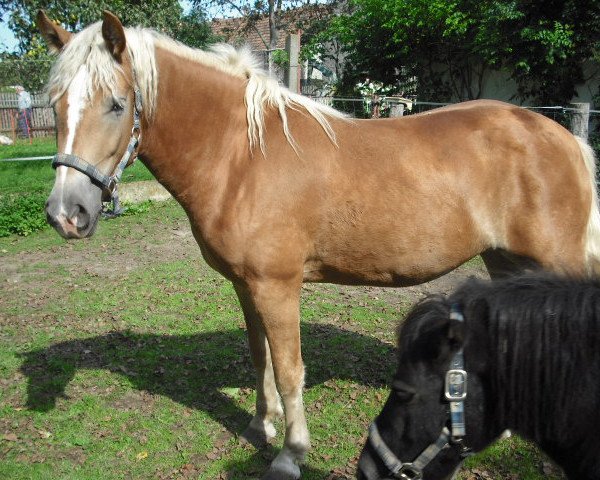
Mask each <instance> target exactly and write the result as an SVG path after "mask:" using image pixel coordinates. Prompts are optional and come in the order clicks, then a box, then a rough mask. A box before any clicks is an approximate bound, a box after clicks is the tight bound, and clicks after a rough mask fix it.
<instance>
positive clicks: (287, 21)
mask: <svg viewBox="0 0 600 480" xmlns="http://www.w3.org/2000/svg"><path fill="white" fill-rule="evenodd" d="M330 14H331V8H330V6H329V5H306V6H304V7H300V8H294V9H290V10H285V11H283V12H281V14H280V15H279V18H278V22H277V23H278V29H277V31H278V32H277V33H278V37H277V45H276V48H278V49H283V48H285V39H286V37H287V34H290V33H297V32H298V31H301V30H303V28H305V26H306V25H307V24H309V23H310V22H312V21H314V20H315V19H318V18H323V16H324V15H330ZM211 30H212V33H213V34H214V35H217V36H220V37H221V38H223V40H224V41H226V42H227V43H233V44H248V45H249V46H250V48H251V49H252V50H255V51H260V50H268V48H269V47H268V45H269V17H268V16H267V15H260V16H258V15H248V16H246V17H238V18H213V20H212V22H211Z"/></svg>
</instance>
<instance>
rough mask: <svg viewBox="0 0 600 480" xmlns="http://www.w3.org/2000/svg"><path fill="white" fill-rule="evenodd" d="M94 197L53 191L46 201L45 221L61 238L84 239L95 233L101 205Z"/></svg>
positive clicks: (97, 195) (98, 197)
mask: <svg viewBox="0 0 600 480" xmlns="http://www.w3.org/2000/svg"><path fill="white" fill-rule="evenodd" d="M94 188H96V189H97V190H98V192H97V193H96V194H95V195H90V194H84V195H74V194H68V193H67V192H65V191H64V190H61V189H58V190H57V189H53V190H52V193H51V194H50V196H49V197H48V200H47V201H46V208H45V210H46V219H47V221H48V223H49V224H50V225H51V226H52V227H53V228H54V229H55V230H56V231H57V232H58V234H59V235H60V236H62V237H63V238H85V237H89V236H91V235H92V234H93V233H94V232H95V231H96V226H97V224H98V219H99V217H100V210H101V206H102V203H101V201H100V189H98V188H97V187H94Z"/></svg>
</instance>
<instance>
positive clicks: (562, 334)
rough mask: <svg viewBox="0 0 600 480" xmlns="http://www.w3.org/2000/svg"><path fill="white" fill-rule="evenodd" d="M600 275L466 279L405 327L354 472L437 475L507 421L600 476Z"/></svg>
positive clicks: (574, 472) (435, 478)
mask: <svg viewBox="0 0 600 480" xmlns="http://www.w3.org/2000/svg"><path fill="white" fill-rule="evenodd" d="M599 344H600V282H599V281H598V280H597V279H594V280H589V279H588V280H586V279H579V280H573V279H565V278H558V277H556V276H550V275H547V274H544V275H540V274H539V273H538V274H535V275H531V274H529V275H526V276H517V277H512V278H508V279H502V280H496V281H495V282H489V281H487V282H486V281H481V280H470V281H469V282H467V283H466V284H465V285H464V286H462V287H461V288H459V289H458V290H457V291H456V292H455V293H454V294H452V295H451V296H450V297H449V298H446V297H441V296H437V297H430V298H427V299H426V300H424V301H422V302H420V303H419V304H418V305H417V306H416V307H415V308H413V310H412V311H411V312H410V313H409V315H408V317H407V318H406V321H405V322H404V324H403V325H402V328H401V330H400V334H399V355H398V370H397V372H396V374H395V376H394V380H393V382H392V392H391V393H390V395H389V398H388V400H387V402H386V404H385V406H384V407H383V410H382V411H381V413H380V414H379V416H378V417H377V419H376V420H375V421H374V422H373V423H372V424H371V428H370V431H369V440H368V442H367V444H366V445H365V447H364V449H363V452H362V455H361V457H360V460H359V472H358V478H359V479H363V480H376V479H383V478H386V479H387V478H403V479H416V478H422V479H423V480H442V479H448V478H450V477H451V476H452V474H453V473H454V471H455V470H456V469H457V467H459V466H460V465H461V463H462V461H463V460H464V458H465V457H466V456H468V455H470V454H471V453H474V452H478V451H480V450H483V449H484V448H485V447H487V446H488V445H489V444H490V443H492V442H493V441H494V440H496V439H497V438H498V437H499V435H500V433H501V432H502V431H503V430H504V429H507V428H509V429H511V430H512V431H514V432H517V433H519V434H520V435H523V436H525V437H526V438H529V439H531V440H533V441H534V442H536V443H537V444H538V445H539V446H540V447H541V448H542V449H543V450H544V451H545V452H546V453H547V454H548V455H549V456H550V457H551V458H552V459H553V460H554V461H555V462H556V463H558V464H559V465H560V466H561V467H562V468H563V469H564V471H565V473H566V474H567V475H568V477H569V478H570V479H573V480H598V479H600V439H599V437H598V425H600V348H598V346H599Z"/></svg>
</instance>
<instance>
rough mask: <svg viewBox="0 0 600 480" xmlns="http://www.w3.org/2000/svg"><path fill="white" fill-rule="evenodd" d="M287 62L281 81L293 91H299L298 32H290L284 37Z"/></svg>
mask: <svg viewBox="0 0 600 480" xmlns="http://www.w3.org/2000/svg"><path fill="white" fill-rule="evenodd" d="M285 51H286V52H287V54H288V59H289V62H290V63H289V64H288V65H287V67H286V68H285V72H284V74H283V83H284V84H285V86H286V87H288V88H289V89H290V90H291V91H292V92H294V93H300V60H299V58H300V34H299V33H290V34H289V35H288V36H287V38H286V39H285Z"/></svg>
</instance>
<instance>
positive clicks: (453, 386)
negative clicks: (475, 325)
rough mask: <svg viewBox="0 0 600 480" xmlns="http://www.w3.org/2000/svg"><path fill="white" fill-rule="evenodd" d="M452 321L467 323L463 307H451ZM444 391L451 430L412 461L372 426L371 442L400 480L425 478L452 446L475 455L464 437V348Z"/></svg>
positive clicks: (456, 357)
mask: <svg viewBox="0 0 600 480" xmlns="http://www.w3.org/2000/svg"><path fill="white" fill-rule="evenodd" d="M450 319H451V320H456V321H458V322H464V321H465V317H464V316H463V314H462V312H461V310H460V307H459V306H458V305H456V304H455V305H452V306H451V308H450ZM444 390H445V391H444V396H445V399H446V401H448V402H449V404H450V428H451V431H450V430H448V428H446V427H444V428H443V429H442V433H440V436H439V437H438V438H437V440H436V441H435V442H434V443H432V444H430V445H429V446H428V447H427V448H426V449H425V450H423V451H422V452H421V454H420V455H419V456H418V457H417V458H416V459H415V460H414V461H412V462H405V463H403V462H402V461H400V460H399V459H398V457H396V455H395V454H394V453H393V452H392V451H391V450H390V448H389V447H388V446H387V445H386V443H385V441H384V440H383V438H381V435H380V433H379V429H378V428H377V423H376V422H373V423H372V424H371V426H370V427H369V442H370V443H371V445H372V446H373V449H374V450H375V452H377V455H379V458H380V459H381V461H382V462H383V463H384V465H385V466H386V468H387V469H388V470H389V472H390V473H391V474H392V476H393V477H394V478H398V479H400V480H420V479H422V478H423V469H424V468H425V467H426V466H427V465H428V464H429V462H431V461H432V460H433V459H434V458H435V457H436V456H437V454H438V453H440V452H441V451H442V450H443V449H444V448H446V447H447V446H448V445H450V444H453V445H461V446H462V451H461V456H463V457H466V456H468V455H471V450H470V449H469V448H468V447H466V446H465V445H464V444H463V437H464V436H465V435H466V428H465V403H464V402H465V399H466V398H467V372H466V371H465V358H464V352H463V349H462V348H461V349H460V350H459V351H457V352H456V353H455V354H454V357H453V358H452V361H451V363H450V369H449V370H448V371H447V372H446V378H445V384H444Z"/></svg>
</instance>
